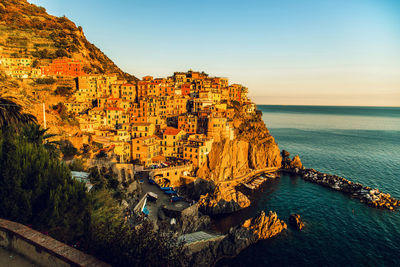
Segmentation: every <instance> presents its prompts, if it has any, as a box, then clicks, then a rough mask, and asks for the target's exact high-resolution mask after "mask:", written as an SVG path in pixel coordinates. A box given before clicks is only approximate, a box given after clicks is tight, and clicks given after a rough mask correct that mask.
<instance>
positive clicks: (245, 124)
mask: <svg viewBox="0 0 400 267" xmlns="http://www.w3.org/2000/svg"><path fill="white" fill-rule="evenodd" d="M232 125H233V127H234V129H235V139H233V140H228V139H223V140H222V141H220V142H214V143H213V146H212V149H211V151H210V153H209V154H208V157H207V160H206V161H205V162H204V163H203V165H202V166H201V167H200V168H199V170H198V172H197V177H199V178H203V179H208V180H212V181H214V182H221V181H226V180H231V179H235V178H237V177H240V176H242V175H245V174H246V173H248V172H250V171H251V169H262V168H265V167H278V168H279V167H281V163H282V157H281V154H280V150H279V147H278V145H277V143H276V142H275V139H274V137H273V136H272V135H271V134H270V133H269V131H268V129H267V127H266V126H265V124H264V122H263V121H262V119H261V116H260V115H252V116H250V115H246V114H244V113H242V112H240V111H238V110H237V111H236V113H235V117H234V119H233V122H232Z"/></svg>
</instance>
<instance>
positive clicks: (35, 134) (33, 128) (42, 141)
mask: <svg viewBox="0 0 400 267" xmlns="http://www.w3.org/2000/svg"><path fill="white" fill-rule="evenodd" d="M48 130H49V129H48V128H47V129H43V128H41V126H40V125H39V124H36V123H29V124H25V125H24V126H23V127H22V132H21V135H22V136H23V137H24V138H25V139H26V140H28V142H30V143H34V144H37V145H43V146H44V147H45V148H46V149H47V150H48V151H49V152H50V154H52V155H58V154H59V146H60V142H58V141H50V140H49V139H50V138H52V137H54V136H57V135H56V134H49V133H46V132H47V131H48Z"/></svg>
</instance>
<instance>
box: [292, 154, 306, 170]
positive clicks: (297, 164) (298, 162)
mask: <svg viewBox="0 0 400 267" xmlns="http://www.w3.org/2000/svg"><path fill="white" fill-rule="evenodd" d="M289 166H290V168H292V169H295V168H298V169H303V164H302V163H301V160H300V157H299V155H296V156H294V157H293V159H292V161H291V162H290V165H289Z"/></svg>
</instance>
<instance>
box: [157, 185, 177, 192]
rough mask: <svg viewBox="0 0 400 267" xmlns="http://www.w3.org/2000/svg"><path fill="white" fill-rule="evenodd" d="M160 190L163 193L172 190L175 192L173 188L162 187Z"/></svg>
mask: <svg viewBox="0 0 400 267" xmlns="http://www.w3.org/2000/svg"><path fill="white" fill-rule="evenodd" d="M160 189H161V190H162V191H170V190H174V189H173V188H172V187H168V186H167V187H160Z"/></svg>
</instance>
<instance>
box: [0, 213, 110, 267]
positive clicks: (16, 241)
mask: <svg viewBox="0 0 400 267" xmlns="http://www.w3.org/2000/svg"><path fill="white" fill-rule="evenodd" d="M0 246H1V247H4V248H6V249H8V250H11V251H14V252H16V253H18V254H20V255H22V256H24V257H26V258H28V259H29V260H31V261H32V262H34V263H36V264H38V265H40V266H52V267H53V266H55V267H58V266H59V267H62V266H100V267H106V266H110V265H108V264H106V263H104V262H101V261H99V260H98V259H96V258H94V257H93V256H90V255H87V254H85V253H83V252H81V251H79V250H77V249H74V248H72V247H70V246H68V245H66V244H64V243H61V242H59V241H57V240H55V239H53V238H51V237H49V236H46V235H44V234H41V233H39V232H37V231H35V230H33V229H31V228H29V227H26V226H24V225H22V224H19V223H15V222H12V221H8V220H4V219H0Z"/></svg>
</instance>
